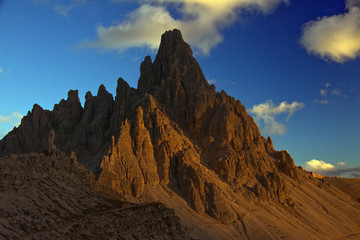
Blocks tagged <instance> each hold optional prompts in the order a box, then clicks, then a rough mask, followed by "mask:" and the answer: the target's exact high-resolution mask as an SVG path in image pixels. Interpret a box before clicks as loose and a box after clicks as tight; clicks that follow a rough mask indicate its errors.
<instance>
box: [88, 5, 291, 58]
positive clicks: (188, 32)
mask: <svg viewBox="0 0 360 240" xmlns="http://www.w3.org/2000/svg"><path fill="white" fill-rule="evenodd" d="M136 1H137V2H139V3H140V4H141V6H140V7H139V8H138V9H136V10H134V11H133V12H131V13H130V14H129V15H128V18H127V19H126V20H124V21H123V22H121V23H120V24H118V25H116V26H110V27H103V26H100V27H98V28H97V35H98V40H97V41H92V42H88V43H84V44H83V45H82V46H87V47H97V48H102V49H105V50H118V51H123V50H125V49H127V48H131V47H147V48H150V49H154V50H155V49H156V48H157V47H158V46H159V43H160V42H159V41H160V36H161V34H162V33H164V32H165V31H166V30H172V29H174V28H178V29H180V30H181V31H182V33H183V35H184V38H185V39H186V41H188V42H189V43H190V44H191V45H192V46H193V47H195V48H197V49H199V50H200V51H201V52H202V53H204V54H209V52H210V50H211V49H212V48H213V47H214V46H216V45H217V44H219V43H220V42H221V41H222V40H223V37H222V35H221V33H220V31H221V30H222V29H224V28H225V27H227V26H229V25H231V24H233V23H234V22H235V21H236V19H237V17H238V14H239V13H240V10H244V9H247V10H256V11H260V12H263V13H265V14H266V13H270V12H271V11H272V10H273V9H274V8H275V7H276V6H278V5H279V4H281V3H288V2H289V0H222V1H209V0H136ZM113 2H123V1H121V0H120V1H119V0H118V1H114V0H113ZM169 7H174V8H175V9H176V10H177V11H178V13H179V14H180V17H179V18H177V19H175V18H174V17H173V16H171V14H170V12H169V11H168V8H169ZM154 26H156V27H154Z"/></svg>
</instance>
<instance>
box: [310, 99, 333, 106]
mask: <svg viewBox="0 0 360 240" xmlns="http://www.w3.org/2000/svg"><path fill="white" fill-rule="evenodd" d="M314 102H316V103H318V104H321V105H327V104H329V100H327V99H323V100H318V99H315V100H314Z"/></svg>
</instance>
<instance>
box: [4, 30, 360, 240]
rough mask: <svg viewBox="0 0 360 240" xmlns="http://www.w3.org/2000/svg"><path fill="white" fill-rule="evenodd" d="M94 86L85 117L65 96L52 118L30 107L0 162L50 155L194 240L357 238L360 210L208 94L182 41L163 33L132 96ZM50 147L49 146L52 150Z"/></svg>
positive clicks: (73, 96) (238, 109) (220, 97)
mask: <svg viewBox="0 0 360 240" xmlns="http://www.w3.org/2000/svg"><path fill="white" fill-rule="evenodd" d="M117 83H118V85H117V90H116V96H115V99H114V98H113V96H112V95H111V94H110V93H109V92H107V90H106V88H105V87H104V86H103V85H101V86H100V88H99V90H98V93H97V95H96V96H93V95H92V94H91V93H90V92H88V93H87V94H86V96H85V98H86V101H85V105H84V108H83V107H82V106H81V104H80V101H79V97H78V92H77V91H76V90H71V91H69V93H68V99H67V100H64V99H63V100H61V101H60V103H59V104H56V105H55V106H54V109H53V110H52V111H49V110H44V109H42V108H41V107H40V106H38V105H36V104H35V105H34V107H33V109H32V111H31V112H29V113H28V114H27V116H25V117H24V118H23V119H22V122H21V125H20V126H19V127H18V128H16V129H14V130H13V131H12V132H10V133H9V134H8V135H7V136H6V137H4V138H3V139H2V140H1V141H0V156H6V155H8V154H12V153H16V154H20V153H27V152H44V151H46V152H50V153H51V152H52V151H53V150H52V147H51V146H52V143H51V141H54V142H53V145H54V146H56V147H57V149H60V150H61V151H64V152H65V153H66V154H70V153H71V152H72V151H73V152H74V153H75V154H76V156H77V159H78V161H79V163H81V164H83V165H84V166H85V167H86V168H87V169H89V170H90V171H92V172H93V173H94V174H95V176H96V178H95V180H94V181H96V184H97V185H98V186H101V188H102V189H103V190H104V191H106V192H115V193H117V194H118V195H119V196H120V198H121V199H123V200H126V201H133V202H158V201H160V202H162V203H163V204H165V205H166V207H168V208H171V209H174V210H175V214H176V215H177V216H178V217H179V218H180V222H181V224H182V226H184V229H185V230H186V231H187V233H189V234H190V236H191V237H193V238H198V239H281V238H283V239H331V238H334V239H336V238H342V237H345V236H348V235H351V234H357V233H359V232H360V217H359V216H360V205H359V203H358V202H356V201H354V200H353V199H352V198H351V197H350V196H348V195H345V194H343V193H342V192H341V191H339V190H338V189H337V188H335V187H333V186H332V185H329V184H327V183H326V182H324V181H322V180H320V179H318V178H314V177H312V176H311V175H310V174H309V173H308V172H306V171H303V170H302V169H299V168H297V167H296V166H295V164H294V161H293V159H292V158H291V156H290V154H289V153H288V152H287V151H277V150H275V149H274V147H273V143H272V140H271V138H270V137H268V138H264V137H263V136H261V134H260V131H259V129H258V127H257V125H256V124H255V122H254V120H253V118H252V117H251V116H249V115H248V114H247V112H246V109H245V107H244V106H243V105H242V104H241V102H240V101H239V100H235V99H234V98H232V97H230V96H228V95H227V94H226V93H225V92H224V91H221V92H216V90H215V86H214V85H209V84H208V82H207V80H206V79H205V77H204V75H203V73H202V70H201V68H200V66H199V64H198V63H197V61H196V60H195V58H194V57H193V55H192V50H191V48H190V46H189V45H188V44H187V43H186V42H185V41H184V40H183V38H182V36H181V33H180V31H178V30H173V31H168V32H166V33H165V34H164V35H163V36H162V39H161V44H160V47H159V50H158V53H157V56H156V58H155V60H154V61H152V60H151V58H150V57H145V59H144V61H143V62H142V64H141V66H140V78H139V81H138V88H137V89H134V88H131V87H130V86H129V85H128V84H127V83H126V82H125V81H124V80H123V79H122V78H119V79H118V82H117ZM50 139H52V140H51V141H50Z"/></svg>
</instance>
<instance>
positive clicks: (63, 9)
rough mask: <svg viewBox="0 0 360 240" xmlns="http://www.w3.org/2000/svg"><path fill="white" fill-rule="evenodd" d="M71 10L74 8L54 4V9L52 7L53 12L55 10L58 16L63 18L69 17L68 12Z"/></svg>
mask: <svg viewBox="0 0 360 240" xmlns="http://www.w3.org/2000/svg"><path fill="white" fill-rule="evenodd" d="M73 8H74V6H67V5H63V4H56V5H55V7H54V10H55V12H57V13H58V14H60V15H63V16H64V17H69V12H70V10H71V9H73Z"/></svg>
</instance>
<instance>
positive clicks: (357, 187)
mask: <svg viewBox="0 0 360 240" xmlns="http://www.w3.org/2000/svg"><path fill="white" fill-rule="evenodd" d="M325 181H326V182H328V183H330V184H332V185H334V186H335V187H337V188H338V189H340V190H341V191H343V192H344V193H346V194H349V195H350V196H352V197H353V198H354V199H356V200H357V201H359V202H360V179H359V178H338V177H325Z"/></svg>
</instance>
